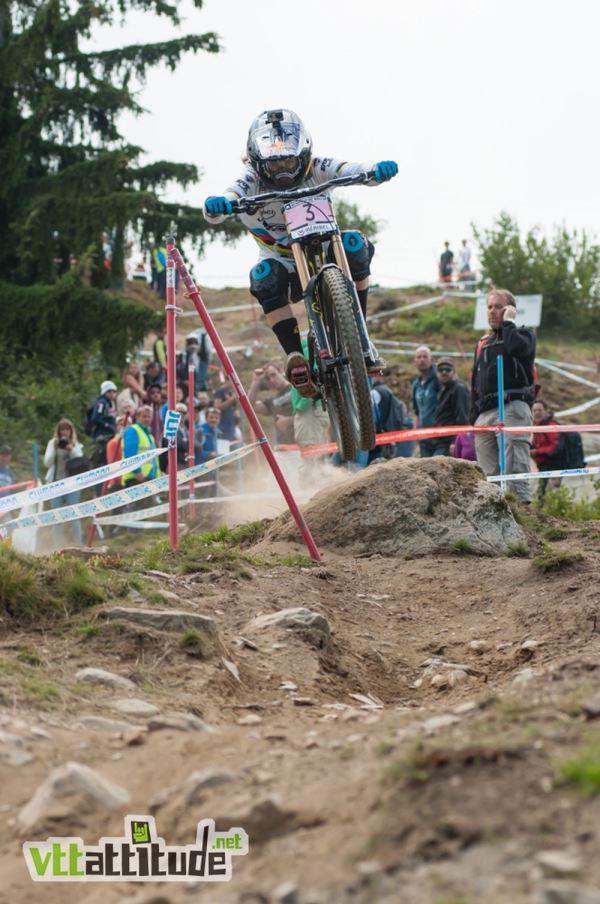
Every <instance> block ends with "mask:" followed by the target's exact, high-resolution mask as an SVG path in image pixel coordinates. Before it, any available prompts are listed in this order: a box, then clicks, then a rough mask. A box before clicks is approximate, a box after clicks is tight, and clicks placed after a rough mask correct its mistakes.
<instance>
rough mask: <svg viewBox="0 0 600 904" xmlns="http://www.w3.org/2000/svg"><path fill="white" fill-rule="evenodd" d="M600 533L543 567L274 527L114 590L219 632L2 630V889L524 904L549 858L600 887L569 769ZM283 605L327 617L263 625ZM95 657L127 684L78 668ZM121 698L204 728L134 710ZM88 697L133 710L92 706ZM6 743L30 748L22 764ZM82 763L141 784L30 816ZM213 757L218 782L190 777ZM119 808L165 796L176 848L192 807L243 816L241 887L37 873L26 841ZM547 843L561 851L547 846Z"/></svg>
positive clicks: (195, 817) (119, 624) (238, 863)
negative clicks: (188, 637) (342, 542)
mask: <svg viewBox="0 0 600 904" xmlns="http://www.w3.org/2000/svg"><path fill="white" fill-rule="evenodd" d="M598 530H599V526H596V525H592V526H591V528H590V527H588V529H587V531H586V533H585V535H584V534H583V533H582V532H581V531H578V530H577V529H575V528H571V529H570V534H569V536H568V537H567V538H566V539H564V540H562V541H560V542H555V543H553V550H554V553H558V552H562V553H563V554H569V553H570V554H574V553H579V552H583V553H584V558H583V559H582V560H581V561H578V562H577V561H576V562H575V563H574V564H573V565H570V566H568V565H567V566H566V567H564V568H562V569H560V570H558V571H556V572H555V573H553V572H549V573H548V574H546V575H544V574H541V573H540V571H539V569H537V568H536V567H535V566H534V565H533V564H532V561H531V560H530V559H527V558H489V557H486V558H479V557H474V556H469V555H462V556H461V555H451V554H447V555H444V556H441V557H440V556H438V557H427V558H410V557H408V558H400V557H396V558H386V557H383V556H379V555H374V556H372V557H359V558H353V557H349V556H345V555H343V554H341V553H340V551H339V550H337V551H334V550H327V549H326V550H325V554H324V559H323V562H322V564H320V565H310V564H308V563H307V562H304V561H303V560H302V559H299V558H298V555H299V553H300V552H301V548H300V547H299V546H298V545H297V544H296V543H289V542H286V543H284V542H279V543H277V542H275V543H269V544H268V555H269V556H271V559H270V563H269V562H266V564H265V559H264V557H265V555H266V550H265V547H266V545H267V544H266V543H265V541H263V542H262V543H261V544H259V545H258V546H256V547H253V548H250V549H248V550H245V551H244V556H247V558H244V559H240V561H239V567H237V570H236V568H234V569H233V570H232V569H230V570H229V571H223V570H221V568H220V566H219V564H218V561H217V560H216V559H215V563H216V564H215V568H214V571H210V570H209V571H195V572H194V571H192V572H191V573H189V574H187V575H183V576H181V575H180V576H175V575H168V574H167V573H154V574H150V575H149V579H150V580H151V581H152V585H153V587H154V595H153V596H152V597H151V598H149V595H148V594H146V596H145V597H144V595H143V594H141V595H140V593H139V592H135V591H134V592H132V593H130V597H128V598H127V599H126V600H125V601H124V602H123V605H125V606H130V607H136V608H146V609H150V610H153V609H156V608H157V607H158V608H160V609H170V610H177V611H180V610H183V611H185V612H188V613H191V614H196V615H197V614H203V615H206V616H209V617H211V618H213V619H214V621H215V624H216V628H217V631H218V637H217V638H216V639H215V638H213V639H212V640H210V638H209V641H208V642H207V643H206V644H204V643H201V644H200V647H199V648H198V647H194V646H193V644H192V645H191V646H189V647H188V648H187V649H186V648H185V647H182V631H181V630H176V631H171V630H164V629H159V628H155V627H147V626H142V625H134V624H131V623H129V622H127V621H126V620H123V619H119V620H117V621H116V622H115V621H113V620H106V619H105V618H104V617H103V616H102V613H101V612H98V613H96V614H95V615H94V617H93V618H90V619H88V621H87V622H86V625H82V624H73V625H71V626H70V627H65V628H64V629H62V630H56V629H52V630H50V629H49V630H48V631H47V632H46V633H40V631H39V630H32V629H28V630H19V631H15V630H14V629H13V630H11V631H10V633H8V632H7V631H6V630H4V631H3V638H2V641H1V644H0V657H1V662H2V674H3V678H4V681H3V688H2V704H3V705H2V710H1V724H0V751H2V752H3V756H2V758H0V783H1V786H2V789H3V795H2V803H1V807H2V812H3V814H4V820H3V825H2V829H1V831H0V863H1V869H0V873H1V876H2V880H1V885H0V901H2V902H5V901H6V902H10V904H25V902H26V901H27V902H29V901H32V900H33V901H38V900H40V901H41V900H42V898H43V900H44V902H45V904H59V902H60V904H70V902H88V901H89V902H98V904H100V902H106V901H108V902H117V901H132V902H133V901H136V902H137V901H140V902H141V901H144V902H147V904H149V902H150V901H155V902H158V901H159V900H160V901H161V902H174V904H176V902H183V901H188V900H195V899H196V898H198V899H199V900H200V901H210V902H215V904H242V902H246V904H250V902H263V904H264V902H268V904H275V902H276V901H289V902H297V904H310V902H313V904H319V902H321V904H326V902H327V904H330V902H333V904H337V902H339V904H345V902H347V901H348V902H350V901H354V902H356V901H359V902H382V904H387V902H390V904H391V902H398V901H402V902H406V904H433V902H436V904H438V902H450V901H458V900H460V901H464V902H471V904H474V902H486V904H496V902H497V904H500V902H508V901H510V902H513V904H521V902H523V904H525V902H531V901H533V900H537V899H536V898H534V897H532V896H534V895H536V894H541V893H542V890H543V889H544V888H545V883H546V884H547V883H548V882H550V881H553V877H556V876H557V875H558V876H559V878H560V879H561V881H563V882H564V881H565V880H569V881H571V880H572V878H573V877H572V875H571V874H572V873H574V874H575V880H576V881H577V882H585V883H587V884H588V885H600V864H599V861H598V858H597V855H596V850H597V840H598V838H597V836H598V825H599V824H600V823H599V821H598V817H599V815H600V806H599V803H598V799H597V798H593V797H583V796H581V795H578V794H577V793H575V792H574V791H573V790H572V789H570V788H568V787H564V786H562V785H561V784H559V783H557V781H556V776H557V769H558V766H557V764H559V763H560V762H562V761H564V760H566V759H568V758H570V757H573V756H575V755H576V754H577V752H578V751H579V750H580V748H581V746H582V744H584V743H585V742H586V739H587V740H588V741H589V736H590V725H591V727H592V728H593V722H592V723H590V722H588V721H587V720H586V715H585V706H584V705H583V704H585V701H586V700H588V698H590V697H592V696H593V693H594V692H595V691H597V689H598V668H599V666H598V664H599V662H600V657H599V653H600V635H599V634H598V626H597V617H598V591H597V577H598V569H599V567H600V552H599V547H598V538H599V536H600V534H599V532H598ZM273 556H276V557H279V558H273ZM290 607H305V608H306V609H308V610H311V611H312V612H315V613H318V614H319V615H320V616H324V618H325V619H326V623H327V624H325V625H323V624H321V623H320V622H319V623H318V624H312V625H311V624H309V625H308V626H307V625H305V626H303V627H302V626H300V627H298V626H296V627H287V628H285V627H277V626H275V627H273V626H271V627H260V626H256V625H254V624H253V620H254V619H256V618H257V617H258V616H260V615H265V614H269V613H275V612H278V611H279V610H282V609H286V608H290ZM327 625H328V626H329V631H328V630H327ZM474 642H477V643H474ZM24 650H29V651H32V650H35V651H37V654H38V655H39V658H40V662H39V664H38V665H37V666H36V668H35V671H36V674H38V675H39V676H42V677H43V679H44V680H46V681H49V682H51V683H52V685H53V687H54V688H55V689H57V694H58V695H57V696H53V695H50V696H49V697H48V698H47V699H46V700H45V701H42V702H40V700H39V699H38V700H37V701H36V702H32V700H31V695H29V696H28V694H27V692H26V691H27V689H26V687H25V688H24V686H23V683H22V681H21V678H20V677H19V672H18V669H17V668H16V664H17V663H18V662H22V661H23V651H24ZM11 663H12V664H13V666H15V668H13V669H12V670H11V667H10V664H11ZM448 664H453V665H450V666H448ZM86 667H96V668H101V669H104V670H108V671H110V672H113V673H116V674H118V675H120V676H123V677H125V678H128V679H130V680H132V681H133V682H134V689H133V690H131V691H123V690H114V689H112V688H110V687H107V686H105V685H92V684H87V683H83V682H81V681H78V680H77V679H76V674H77V672H78V671H79V670H80V669H83V668H86ZM122 698H127V699H129V698H134V699H142V700H144V701H146V702H147V703H150V704H153V705H154V706H155V707H156V708H157V709H158V710H159V711H160V714H161V715H162V716H164V717H167V718H175V717H178V718H179V719H180V720H181V719H182V716H183V715H185V717H186V718H188V719H189V717H190V715H192V716H193V717H195V718H196V720H198V719H200V720H202V722H203V723H206V725H208V726H209V727H210V730H196V729H189V726H186V728H188V730H182V729H183V727H184V726H183V725H182V724H181V723H180V724H179V726H178V727H169V726H168V724H167V726H166V727H158V726H157V724H156V723H153V722H152V721H149V719H148V717H147V716H134V715H123V713H120V712H118V711H116V710H115V709H114V706H115V701H116V700H118V699H122ZM89 716H96V717H100V718H104V719H107V718H108V719H114V720H120V721H122V722H123V721H124V722H127V723H129V724H130V725H133V726H138V728H129V729H125V730H119V729H113V730H112V731H106V730H100V729H98V728H97V727H95V728H92V727H90V724H89V723H88V724H87V725H85V726H82V725H81V724H78V720H80V719H82V718H85V717H89ZM155 718H156V717H155ZM192 721H193V720H192ZM172 724H174V723H172ZM197 725H200V726H201V725H202V723H197ZM40 729H41V731H40ZM149 729H153V730H149ZM32 730H33V731H32ZM7 734H8V735H10V736H13V737H15V736H16V737H19V738H20V739H21V741H20V746H18V747H15V745H14V742H13V743H12V745H11V742H10V741H7V740H6V736H5V735H7ZM591 737H594V732H593V731H592V732H591ZM15 749H18V750H19V751H21V752H23V751H25V752H27V753H29V754H31V755H32V757H33V758H32V759H31V761H30V762H28V763H25V764H12V763H11V762H9V761H8V759H7V751H9V752H10V751H13V752H14V750H15ZM70 761H74V762H77V763H81V764H84V765H86V766H89V767H91V768H92V769H94V770H97V772H99V773H100V774H101V775H102V776H104V777H105V778H107V779H110V780H111V781H113V782H114V783H116V784H117V785H118V786H120V787H122V788H124V789H126V791H128V792H129V794H130V801H129V803H128V804H127V805H126V806H125V807H121V808H119V809H117V810H115V811H109V810H106V809H104V808H102V807H101V806H98V805H97V804H91V803H90V801H89V800H86V799H84V798H82V797H79V798H72V797H68V798H63V799H62V800H60V801H58V802H57V803H55V804H54V805H53V806H52V807H51V808H50V809H49V811H48V812H47V813H45V814H44V815H42V816H41V817H40V818H39V819H38V820H37V822H36V823H35V825H32V826H31V827H29V828H28V829H27V830H26V829H24V828H23V826H22V824H21V823H20V822H19V821H18V816H19V813H20V812H21V811H22V808H23V806H24V805H25V804H26V803H27V802H28V801H29V800H30V799H31V798H32V796H33V794H34V791H35V789H36V788H37V787H38V786H39V785H40V784H41V783H42V782H43V781H44V780H45V779H46V778H47V776H48V774H49V773H50V771H51V770H52V769H53V768H56V767H59V766H61V765H63V764H65V763H67V762H70ZM206 769H210V770H216V771H217V772H218V773H219V774H221V775H220V779H219V778H217V779H216V780H215V781H219V780H220V781H221V784H218V785H216V784H212V785H211V782H208V785H209V786H208V787H205V786H203V783H202V782H200V785H199V787H197V788H195V790H191V789H192V787H193V786H194V782H193V781H192V783H191V784H190V776H191V775H192V773H197V772H200V771H203V770H206ZM125 812H129V813H136V814H145V813H148V814H152V815H153V816H154V817H155V818H156V820H157V826H158V829H159V833H160V835H162V837H164V838H165V840H166V841H167V843H168V844H175V843H179V844H186V843H191V842H192V840H193V839H194V836H195V828H196V824H197V822H198V821H199V820H200V819H202V818H207V817H212V818H214V819H215V820H216V821H217V828H218V829H219V828H222V829H229V827H230V826H233V825H240V826H242V827H244V828H245V829H246V830H247V831H248V834H249V836H250V854H249V855H248V856H246V857H238V858H236V859H234V876H233V879H232V881H231V882H230V883H224V884H216V885H211V886H210V887H209V888H207V887H205V886H200V885H196V886H186V885H185V884H180V883H169V884H165V883H163V884H162V885H151V886H149V885H146V886H143V885H138V886H135V885H133V884H131V883H130V884H126V883H119V884H118V883H109V884H108V885H104V884H103V885H98V884H86V885H82V884H80V883H78V884H75V885H71V884H68V883H60V884H43V885H40V884H36V885H33V884H32V882H31V880H30V879H29V877H28V875H27V873H26V870H25V866H24V861H23V858H22V855H21V852H20V845H21V843H22V842H23V841H24V840H26V839H45V838H46V837H47V836H50V835H81V836H82V837H83V838H84V840H85V841H86V843H88V844H91V843H93V842H95V841H96V840H97V839H98V838H99V837H100V836H102V835H107V836H110V835H120V834H121V830H122V818H123V815H124V813H125ZM556 850H558V851H561V852H563V854H564V853H565V852H566V854H567V855H568V856H567V857H566V862H567V867H568V868H566V869H563V867H564V864H563V867H561V865H560V857H559V858H558V861H557V862H558V866H556V864H554V865H552V862H553V861H552V855H550V858H549V859H550V866H548V865H547V864H546V863H545V860H544V856H543V852H547V851H556ZM540 855H542V856H541V859H540ZM569 857H570V858H571V860H569ZM569 864H570V866H569ZM573 864H574V865H573ZM561 869H562V872H561ZM285 883H292V884H293V886H294V887H295V888H296V891H293V890H291V889H289V888H288V892H289V897H286V894H285V889H283V890H282V889H281V888H279V887H280V886H281V885H282V884H285ZM278 888H279V891H277V889H278ZM157 895H158V897H157ZM539 900H544V901H545V900H546V899H545V898H544V899H542V898H540V899H539ZM547 900H548V901H550V898H548V899H547ZM560 900H563V899H560ZM564 900H567V899H566V898H565V899H564ZM569 900H570V899H569ZM576 900H578V899H576V898H573V901H576Z"/></svg>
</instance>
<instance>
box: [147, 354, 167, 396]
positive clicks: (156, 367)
mask: <svg viewBox="0 0 600 904" xmlns="http://www.w3.org/2000/svg"><path fill="white" fill-rule="evenodd" d="M164 382H165V380H164V374H163V372H162V370H161V367H160V364H159V363H158V361H149V362H148V364H147V365H146V371H145V373H144V390H145V392H148V390H149V389H150V387H151V386H153V385H154V384H155V383H158V385H159V386H162V385H163V383H164Z"/></svg>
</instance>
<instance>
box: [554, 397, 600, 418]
mask: <svg viewBox="0 0 600 904" xmlns="http://www.w3.org/2000/svg"><path fill="white" fill-rule="evenodd" d="M596 405H600V396H596V398H595V399H590V401H589V402H582V403H581V405H575V406H574V407H573V408H565V409H564V411H557V412H556V417H568V416H569V415H571V414H581V412H582V411H588V410H589V409H590V408H594V407H595V406H596Z"/></svg>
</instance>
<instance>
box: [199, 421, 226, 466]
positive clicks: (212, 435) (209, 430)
mask: <svg viewBox="0 0 600 904" xmlns="http://www.w3.org/2000/svg"><path fill="white" fill-rule="evenodd" d="M220 422H221V412H220V411H219V409H218V408H207V409H206V423H204V424H202V425H201V426H200V427H199V433H200V434H201V437H202V454H201V458H200V461H201V462H204V461H210V460H211V459H213V458H216V457H217V455H218V454H219V446H218V443H219V440H220V439H224V438H225V437H223V434H222V433H221V431H220V429H219V424H220Z"/></svg>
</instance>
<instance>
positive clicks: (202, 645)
mask: <svg viewBox="0 0 600 904" xmlns="http://www.w3.org/2000/svg"><path fill="white" fill-rule="evenodd" d="M180 646H181V648H182V649H183V650H185V652H186V653H188V654H189V655H191V656H197V657H198V658H199V659H207V658H208V657H209V656H210V654H211V653H212V644H211V643H210V641H209V640H208V639H207V638H206V637H205V636H204V635H203V634H202V633H201V632H200V631H197V630H196V629H195V628H186V630H185V631H184V632H183V634H182V635H181V641H180Z"/></svg>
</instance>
